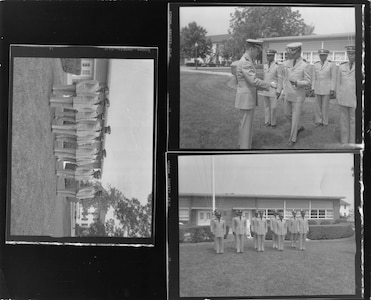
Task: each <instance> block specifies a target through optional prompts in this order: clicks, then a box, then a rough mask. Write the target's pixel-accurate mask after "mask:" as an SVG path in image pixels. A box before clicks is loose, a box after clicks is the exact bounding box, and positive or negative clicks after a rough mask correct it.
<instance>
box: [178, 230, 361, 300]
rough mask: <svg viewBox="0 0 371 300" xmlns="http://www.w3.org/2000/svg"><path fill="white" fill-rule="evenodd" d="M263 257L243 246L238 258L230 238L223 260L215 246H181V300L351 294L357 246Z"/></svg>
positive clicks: (336, 244)
mask: <svg viewBox="0 0 371 300" xmlns="http://www.w3.org/2000/svg"><path fill="white" fill-rule="evenodd" d="M265 245H266V246H265V252H257V251H256V250H254V249H253V244H252V240H248V241H247V242H245V252H244V253H241V254H237V253H236V250H235V248H234V241H233V240H232V239H231V238H230V237H229V240H228V241H227V242H226V244H225V251H224V254H215V251H214V244H213V243H210V242H209V243H198V244H180V245H179V277H180V278H179V279H180V287H179V292H180V296H181V297H252V296H294V295H295V296H299V295H301V296H306V295H335V294H337V295H341V294H343V295H345V294H348V295H349V294H354V293H355V252H356V247H355V240H354V237H352V238H347V239H342V240H327V241H325V240H321V241H308V242H307V249H306V251H299V250H298V249H293V248H290V247H289V242H286V243H285V250H284V251H282V252H279V251H277V250H274V249H273V248H272V242H271V241H266V244H265Z"/></svg>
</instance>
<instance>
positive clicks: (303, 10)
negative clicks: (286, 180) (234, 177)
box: [170, 5, 363, 150]
mask: <svg viewBox="0 0 371 300" xmlns="http://www.w3.org/2000/svg"><path fill="white" fill-rule="evenodd" d="M360 8H361V7H360V6H357V5H353V6H351V5H349V6H346V5H344V6H326V7H325V6H302V5H298V6H282V5H280V6H273V5H264V6H259V5H255V6H248V5H245V6H242V5H241V6H226V5H225V6H211V5H210V6H207V5H202V6H201V5H194V6H182V5H179V7H176V8H174V10H177V9H179V20H178V19H174V20H173V22H172V24H177V25H178V26H179V27H176V26H175V25H173V30H172V34H173V37H174V41H175V40H176V41H177V42H173V43H172V48H177V49H179V59H177V58H173V59H172V60H173V61H172V63H173V65H175V64H179V67H177V66H174V69H173V70H177V71H179V91H178V90H177V89H176V88H175V89H174V92H173V94H172V95H173V96H172V98H170V100H171V101H174V102H175V103H176V102H177V101H179V148H180V149H184V150H186V149H207V150H213V149H225V150H238V149H257V150H259V149H325V150H326V149H352V148H353V149H354V148H357V147H359V145H357V144H362V128H361V126H362V124H361V120H362V97H361V95H362V84H361V82H362V71H361V70H362V69H363V67H362V65H363V62H362V58H361V56H362V52H363V49H361V45H362V44H361V43H360V42H361V40H362V33H361V32H358V31H357V30H358V29H357V30H356V28H360V27H359V26H358V27H357V26H356V25H357V24H356V23H357V22H361V20H362V14H361V10H360ZM173 15H174V14H173ZM205 15H207V16H208V17H207V18H205ZM356 16H358V17H357V18H356ZM356 21H357V22H356ZM177 22H178V23H177ZM175 29H176V31H175ZM176 38H177V39H176ZM357 56H358V59H356V57H357ZM174 73H175V72H174ZM356 78H357V80H356ZM356 82H359V84H358V83H357V84H356ZM178 95H180V96H178ZM175 107H176V106H175Z"/></svg>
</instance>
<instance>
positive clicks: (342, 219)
mask: <svg viewBox="0 0 371 300" xmlns="http://www.w3.org/2000/svg"><path fill="white" fill-rule="evenodd" d="M334 223H335V224H339V223H348V220H347V219H345V218H340V219H336V220H335V221H334Z"/></svg>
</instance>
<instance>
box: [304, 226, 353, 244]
mask: <svg viewBox="0 0 371 300" xmlns="http://www.w3.org/2000/svg"><path fill="white" fill-rule="evenodd" d="M353 234H354V230H353V228H352V225H351V224H332V225H311V226H309V234H308V239H310V240H330V239H341V238H346V237H350V236H352V235H353Z"/></svg>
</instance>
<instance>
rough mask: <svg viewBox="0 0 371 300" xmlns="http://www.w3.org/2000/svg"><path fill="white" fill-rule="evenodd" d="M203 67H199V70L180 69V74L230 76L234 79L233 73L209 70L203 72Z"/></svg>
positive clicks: (192, 68)
mask: <svg viewBox="0 0 371 300" xmlns="http://www.w3.org/2000/svg"><path fill="white" fill-rule="evenodd" d="M201 68H202V67H199V68H198V69H197V70H196V69H195V67H190V68H188V67H180V72H190V73H202V74H211V75H224V76H229V77H232V76H233V74H232V73H228V72H218V71H208V70H202V69H201Z"/></svg>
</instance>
